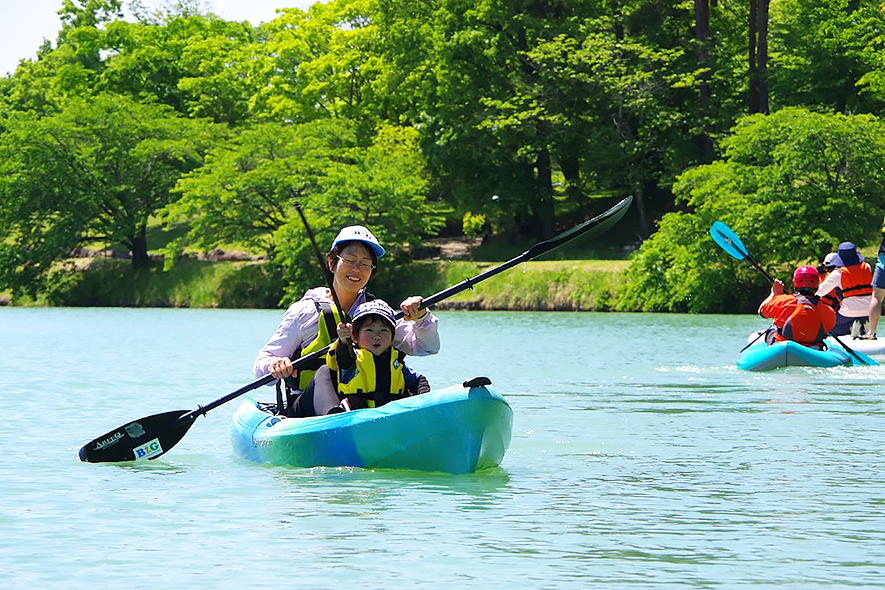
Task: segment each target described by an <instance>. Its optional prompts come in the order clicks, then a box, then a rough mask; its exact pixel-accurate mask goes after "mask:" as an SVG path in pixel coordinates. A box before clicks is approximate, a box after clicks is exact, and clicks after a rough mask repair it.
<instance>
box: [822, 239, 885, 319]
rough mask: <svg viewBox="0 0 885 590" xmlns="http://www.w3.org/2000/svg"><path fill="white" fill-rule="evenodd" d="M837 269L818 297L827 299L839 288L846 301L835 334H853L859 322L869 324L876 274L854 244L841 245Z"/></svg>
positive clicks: (842, 303)
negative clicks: (855, 324) (874, 276)
mask: <svg viewBox="0 0 885 590" xmlns="http://www.w3.org/2000/svg"><path fill="white" fill-rule="evenodd" d="M834 262H835V264H836V267H837V268H836V270H834V271H833V272H831V273H830V274H828V275H827V277H826V279H825V280H824V281H823V282H821V284H820V286H819V287H818V289H817V293H816V295H817V296H818V297H825V296H827V295H829V294H830V293H831V292H832V291H834V290H835V289H836V287H839V288H841V289H842V301H841V304H840V305H839V307H838V310H837V311H838V313H837V315H836V327H835V328H833V334H835V335H836V336H844V335H846V334H849V333H850V332H851V326H852V324H854V322H855V321H858V322H860V323H864V322H866V321H867V318H868V316H869V311H870V295H871V294H872V293H873V285H872V282H873V271H872V270H871V269H870V265H869V264H867V263H866V262H864V259H863V256H862V255H861V254H860V253H859V252H858V251H857V248H856V247H855V246H854V244H852V243H851V242H842V243H841V244H839V251H838V252H837V256H836V258H835V259H834Z"/></svg>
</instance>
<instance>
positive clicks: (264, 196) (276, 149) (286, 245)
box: [164, 119, 441, 291]
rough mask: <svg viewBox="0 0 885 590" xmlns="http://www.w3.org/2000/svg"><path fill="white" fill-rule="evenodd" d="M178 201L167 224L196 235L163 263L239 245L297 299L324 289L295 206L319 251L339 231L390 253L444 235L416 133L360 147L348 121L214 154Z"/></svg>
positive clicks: (264, 130) (237, 140)
mask: <svg viewBox="0 0 885 590" xmlns="http://www.w3.org/2000/svg"><path fill="white" fill-rule="evenodd" d="M176 191H177V192H179V193H181V195H182V197H181V198H180V199H179V200H177V201H176V202H174V203H172V204H170V205H169V206H168V207H167V208H166V210H165V212H164V213H165V218H166V219H167V221H169V222H170V223H175V222H177V221H182V222H186V223H187V224H188V225H189V227H190V228H191V229H190V232H189V234H188V236H187V237H186V239H185V240H183V241H180V242H178V243H175V244H173V245H172V247H171V248H170V249H169V252H168V253H169V257H168V258H167V260H171V258H172V257H174V255H175V254H176V252H180V250H181V249H182V248H183V247H184V246H185V245H186V244H190V245H193V246H196V247H199V248H202V249H205V250H208V249H211V248H214V247H216V246H219V245H222V244H230V243H238V244H243V245H246V246H249V247H251V248H257V249H261V250H263V251H264V252H266V253H267V255H268V256H269V257H270V258H271V259H272V260H273V261H274V262H275V263H276V264H277V265H278V266H279V267H281V268H282V269H283V272H284V274H285V276H286V277H287V279H288V280H289V283H290V285H292V289H294V290H295V291H297V290H298V289H301V288H303V286H304V285H305V284H309V283H312V282H315V281H317V280H321V277H320V275H319V274H318V270H317V265H316V262H315V260H314V254H313V251H312V249H311V246H310V243H309V241H308V240H307V236H306V233H305V232H304V229H303V227H302V222H301V220H300V218H299V217H298V216H297V214H296V213H295V209H294V205H293V200H294V199H295V198H298V199H299V202H300V203H301V204H302V207H303V208H304V210H305V211H306V215H307V216H308V218H309V220H310V223H311V227H312V229H313V230H314V232H315V234H316V235H317V239H318V241H319V242H320V243H321V244H327V243H331V240H332V238H333V237H334V235H335V232H337V231H338V230H339V229H340V228H341V227H342V226H345V225H353V224H360V225H366V226H368V227H370V228H372V231H373V232H374V233H375V235H376V236H377V237H378V239H379V240H381V241H382V242H384V243H386V244H391V245H395V246H400V247H401V246H402V245H403V244H405V243H408V244H411V245H417V244H418V243H420V240H421V237H422V236H424V235H428V234H431V235H432V234H433V233H435V231H436V230H437V229H438V228H439V227H440V225H441V219H440V217H439V215H438V214H437V213H436V211H435V210H434V208H433V207H432V206H431V205H430V204H428V203H427V201H426V199H425V194H426V191H427V176H426V172H425V169H424V164H423V161H422V158H421V155H420V152H419V151H418V148H417V133H416V132H415V130H414V129H411V128H403V127H390V126H386V127H381V128H380V129H379V130H378V132H377V133H376V134H375V136H374V137H373V139H372V142H371V143H370V144H368V145H363V144H360V143H359V142H358V141H357V134H356V131H355V125H354V124H353V123H350V122H348V121H345V120H340V119H322V120H318V121H312V122H309V123H302V124H300V125H295V126H291V125H280V124H276V123H265V124H262V125H259V126H256V127H255V128H252V129H243V130H241V131H239V132H238V133H237V134H236V135H235V136H234V137H233V138H232V139H231V140H230V141H228V142H226V143H225V145H223V146H219V147H217V148H216V149H215V150H213V152H212V153H211V154H210V155H209V157H208V158H207V163H206V165H205V166H203V167H201V168H199V169H197V170H194V171H193V172H191V173H190V174H188V175H187V176H185V177H184V178H182V179H181V181H180V182H179V184H178V186H177V188H176ZM396 251H397V248H396V247H394V248H393V255H394V256H395V255H396Z"/></svg>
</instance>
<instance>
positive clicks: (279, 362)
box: [270, 357, 295, 379]
mask: <svg viewBox="0 0 885 590" xmlns="http://www.w3.org/2000/svg"><path fill="white" fill-rule="evenodd" d="M294 372H295V370H294V369H293V368H292V359H290V358H289V357H280V358H278V359H275V360H274V361H273V362H271V363H270V374H271V375H273V376H274V377H276V378H277V379H284V378H286V377H289V376H290V375H292V373H294Z"/></svg>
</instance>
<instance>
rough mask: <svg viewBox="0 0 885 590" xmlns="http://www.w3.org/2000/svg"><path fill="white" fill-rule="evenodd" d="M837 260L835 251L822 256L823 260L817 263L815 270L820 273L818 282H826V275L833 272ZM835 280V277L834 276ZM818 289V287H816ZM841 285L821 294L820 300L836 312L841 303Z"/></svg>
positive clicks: (837, 255) (837, 256)
mask: <svg viewBox="0 0 885 590" xmlns="http://www.w3.org/2000/svg"><path fill="white" fill-rule="evenodd" d="M838 260H839V254H838V253H836V252H830V253H829V254H827V255H826V256H824V261H823V262H822V263H821V264H818V265H817V272H818V274H819V275H820V284H821V285H823V284H824V283H826V280H827V277H829V276H830V274H832V273H833V271H835V270H836V269H837V268H839V267H838V266H836V262H837V261H838ZM834 280H835V278H834ZM818 289H820V287H818ZM843 296H844V295H843V294H842V287H841V286H839V287H834V288H833V289H832V290H831V291H830V292H829V293H827V294H826V295H823V296H821V298H820V299H821V301H823V302H824V303H826V304H827V305H829V306H830V307H832V308H833V309H834V310H836V312H838V311H839V306H840V305H842V298H843Z"/></svg>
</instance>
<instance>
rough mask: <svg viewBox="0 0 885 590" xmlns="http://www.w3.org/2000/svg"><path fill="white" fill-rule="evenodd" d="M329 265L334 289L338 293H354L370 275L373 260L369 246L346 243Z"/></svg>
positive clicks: (363, 284)
mask: <svg viewBox="0 0 885 590" xmlns="http://www.w3.org/2000/svg"><path fill="white" fill-rule="evenodd" d="M329 266H330V269H331V270H332V276H333V284H334V285H335V291H336V292H337V293H339V294H343V293H346V292H351V293H356V292H357V291H359V290H360V289H362V288H363V287H365V286H366V284H367V283H368V282H369V279H370V278H371V277H372V269H373V268H374V261H373V260H372V255H371V254H370V253H369V248H368V247H367V246H364V245H363V244H360V243H359V242H357V243H353V244H348V245H347V246H345V247H344V248H343V249H342V250H341V251H339V252H338V256H337V258H333V259H332V261H331V264H330V265H329Z"/></svg>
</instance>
